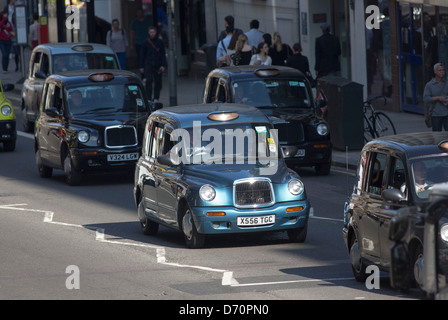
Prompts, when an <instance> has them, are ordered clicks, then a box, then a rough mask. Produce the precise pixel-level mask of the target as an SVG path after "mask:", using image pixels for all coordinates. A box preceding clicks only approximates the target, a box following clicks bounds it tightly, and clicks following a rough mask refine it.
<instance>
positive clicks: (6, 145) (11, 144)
mask: <svg viewBox="0 0 448 320" xmlns="http://www.w3.org/2000/svg"><path fill="white" fill-rule="evenodd" d="M3 149H4V150H5V151H8V152H12V151H14V150H15V149H16V140H15V139H14V140H11V141H4V142H3Z"/></svg>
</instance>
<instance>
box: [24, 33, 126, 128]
mask: <svg viewBox="0 0 448 320" xmlns="http://www.w3.org/2000/svg"><path fill="white" fill-rule="evenodd" d="M90 69H120V64H119V63H118V58H117V55H116V54H115V52H114V51H113V50H112V49H111V48H110V47H108V46H106V45H104V44H100V43H69V42H61V43H45V44H41V45H38V46H37V47H35V48H34V49H33V51H32V53H31V57H30V63H29V69H28V75H27V77H26V79H25V81H24V83H23V86H22V93H21V97H22V99H21V100H22V102H21V110H22V124H23V129H24V131H25V132H32V131H33V128H34V126H33V125H34V121H35V120H36V117H37V114H38V111H39V106H40V101H41V98H42V90H43V87H44V83H45V79H46V78H47V77H48V76H49V75H52V74H54V73H59V72H65V71H75V70H90Z"/></svg>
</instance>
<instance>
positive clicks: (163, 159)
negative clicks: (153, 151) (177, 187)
mask: <svg viewBox="0 0 448 320" xmlns="http://www.w3.org/2000/svg"><path fill="white" fill-rule="evenodd" d="M157 162H158V163H160V164H162V165H164V166H170V167H171V166H174V165H175V164H174V163H173V162H172V161H171V157H170V155H168V154H161V155H160V156H157Z"/></svg>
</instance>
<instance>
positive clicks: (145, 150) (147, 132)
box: [142, 121, 153, 158]
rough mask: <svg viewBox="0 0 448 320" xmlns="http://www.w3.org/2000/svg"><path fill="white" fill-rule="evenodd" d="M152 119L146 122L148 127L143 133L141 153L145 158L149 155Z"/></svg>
mask: <svg viewBox="0 0 448 320" xmlns="http://www.w3.org/2000/svg"><path fill="white" fill-rule="evenodd" d="M152 123H153V122H152V121H150V122H149V123H148V127H147V129H146V130H145V135H144V136H143V144H142V145H143V150H142V154H143V155H144V156H145V158H147V157H149V151H150V147H151V138H152Z"/></svg>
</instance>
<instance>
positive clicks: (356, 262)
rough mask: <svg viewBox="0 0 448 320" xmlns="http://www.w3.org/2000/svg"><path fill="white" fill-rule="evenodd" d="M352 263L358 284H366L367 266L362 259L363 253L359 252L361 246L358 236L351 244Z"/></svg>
mask: <svg viewBox="0 0 448 320" xmlns="http://www.w3.org/2000/svg"><path fill="white" fill-rule="evenodd" d="M349 253H350V261H351V263H352V271H353V276H354V277H355V279H356V281H358V282H365V281H366V279H367V275H366V267H367V266H366V265H365V263H364V261H363V259H362V257H361V252H360V251H359V244H358V239H357V238H356V235H354V237H353V240H352V242H351V244H350V252H349Z"/></svg>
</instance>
